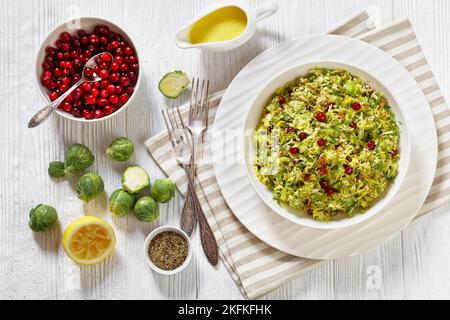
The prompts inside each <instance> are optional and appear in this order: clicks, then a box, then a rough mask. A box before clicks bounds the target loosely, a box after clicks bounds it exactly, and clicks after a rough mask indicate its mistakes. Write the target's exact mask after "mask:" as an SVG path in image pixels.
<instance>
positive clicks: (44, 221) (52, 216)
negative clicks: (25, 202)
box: [28, 204, 58, 232]
mask: <svg viewBox="0 0 450 320" xmlns="http://www.w3.org/2000/svg"><path fill="white" fill-rule="evenodd" d="M56 221H58V214H57V212H56V210H55V208H53V207H51V206H49V205H45V204H39V205H38V206H36V208H33V209H31V211H30V221H29V222H28V225H29V226H30V228H31V230H33V231H36V232H42V231H47V230H50V229H51V228H52V227H53V226H54V225H55V224H56Z"/></svg>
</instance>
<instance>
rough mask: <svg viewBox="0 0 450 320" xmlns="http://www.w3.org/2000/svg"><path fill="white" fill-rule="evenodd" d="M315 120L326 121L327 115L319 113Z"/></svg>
mask: <svg viewBox="0 0 450 320" xmlns="http://www.w3.org/2000/svg"><path fill="white" fill-rule="evenodd" d="M316 120H317V121H319V122H325V121H327V115H326V114H325V112H323V111H319V112H317V113H316Z"/></svg>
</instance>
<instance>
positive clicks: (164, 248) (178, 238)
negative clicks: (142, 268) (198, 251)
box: [148, 231, 189, 271]
mask: <svg viewBox="0 0 450 320" xmlns="http://www.w3.org/2000/svg"><path fill="white" fill-rule="evenodd" d="M188 250H189V247H188V243H187V241H186V239H185V238H184V237H183V236H182V235H181V234H178V233H176V232H173V231H163V232H161V233H159V234H157V235H156V236H155V237H154V238H153V239H152V241H150V245H149V246H148V255H149V257H150V260H152V262H153V263H154V264H155V266H157V267H158V268H160V269H162V270H166V271H170V270H174V269H176V268H178V267H179V266H181V265H182V264H183V262H184V260H186V258H187V256H188Z"/></svg>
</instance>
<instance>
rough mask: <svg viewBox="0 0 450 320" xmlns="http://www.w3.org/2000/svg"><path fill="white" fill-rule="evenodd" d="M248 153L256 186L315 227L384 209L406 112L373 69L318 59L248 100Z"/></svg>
mask: <svg viewBox="0 0 450 320" xmlns="http://www.w3.org/2000/svg"><path fill="white" fill-rule="evenodd" d="M251 104H252V107H251V108H250V109H249V112H248V114H247V115H246V120H245V130H246V132H252V134H251V135H246V137H245V138H244V157H245V159H244V161H245V170H246V173H247V176H248V177H249V180H250V182H251V184H252V185H253V187H254V189H255V190H256V192H257V194H258V195H259V196H260V197H261V199H262V200H263V201H264V202H265V203H266V204H267V205H268V206H269V207H270V208H271V209H272V210H273V211H274V212H276V213H277V214H279V215H281V216H282V217H284V218H286V219H288V220H290V221H292V222H293V223H296V224H300V225H304V226H307V227H311V228H318V229H335V228H342V227H347V226H350V225H354V224H357V223H360V222H362V221H365V220H367V219H369V218H370V217H372V216H373V215H375V214H377V213H378V212H380V211H381V210H382V209H383V208H384V207H385V206H386V205H387V204H388V203H389V202H390V201H391V200H392V199H393V197H394V195H395V194H396V193H397V191H398V190H399V188H400V186H401V184H402V181H403V180H404V178H405V175H406V172H407V169H408V166H409V161H410V155H411V141H410V135H409V131H408V120H407V117H405V112H404V110H403V107H402V106H400V105H399V104H398V103H397V100H396V99H395V96H394V95H393V94H392V93H391V92H390V91H389V90H388V88H387V87H386V86H385V85H383V83H382V82H381V81H379V80H378V79H377V78H376V77H374V76H373V75H370V74H369V73H367V72H366V71H364V70H361V69H360V68H357V67H355V66H351V65H348V64H343V63H337V62H325V61H322V62H321V61H319V62H313V63H307V64H301V65H299V66H295V67H291V68H289V69H287V70H285V71H283V72H281V73H280V74H278V75H276V76H274V78H273V79H271V80H270V81H269V82H268V83H267V84H266V85H265V87H264V89H263V90H262V92H261V93H260V95H259V96H257V97H256V99H255V100H254V101H253V102H251Z"/></svg>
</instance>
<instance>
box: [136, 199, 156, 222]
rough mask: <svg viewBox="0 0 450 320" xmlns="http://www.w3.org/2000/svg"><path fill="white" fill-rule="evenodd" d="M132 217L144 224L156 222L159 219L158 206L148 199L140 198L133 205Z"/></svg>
mask: <svg viewBox="0 0 450 320" xmlns="http://www.w3.org/2000/svg"><path fill="white" fill-rule="evenodd" d="M134 215H135V216H136V218H138V219H139V220H141V221H144V222H153V221H156V220H158V218H159V208H158V204H157V203H156V201H155V200H153V199H152V198H150V197H142V198H140V199H139V200H138V201H137V202H136V204H135V205H134Z"/></svg>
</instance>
